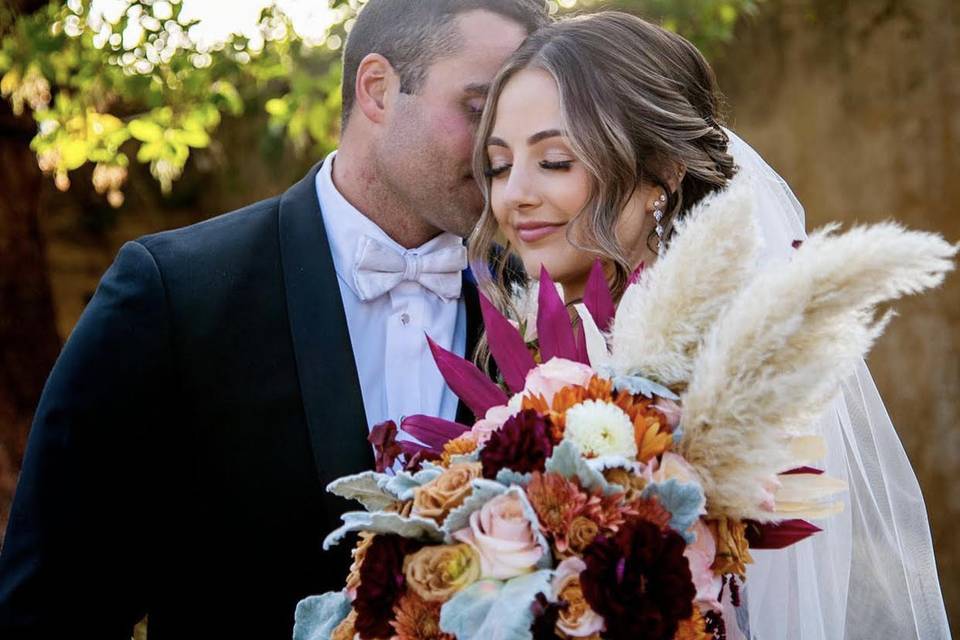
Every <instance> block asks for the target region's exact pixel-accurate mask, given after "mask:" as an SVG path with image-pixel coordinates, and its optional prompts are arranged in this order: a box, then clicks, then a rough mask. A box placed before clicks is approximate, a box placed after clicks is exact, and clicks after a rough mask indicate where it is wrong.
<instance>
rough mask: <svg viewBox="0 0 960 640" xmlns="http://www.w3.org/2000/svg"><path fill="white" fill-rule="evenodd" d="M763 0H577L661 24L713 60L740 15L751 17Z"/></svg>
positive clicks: (583, 3) (730, 33)
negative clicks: (625, 12)
mask: <svg viewBox="0 0 960 640" xmlns="http://www.w3.org/2000/svg"><path fill="white" fill-rule="evenodd" d="M761 1H762V0H612V1H611V0H580V3H579V4H580V7H581V8H584V9H588V10H589V9H592V8H596V7H599V6H602V7H603V8H607V9H619V10H622V11H628V12H630V13H633V14H636V15H638V16H641V17H643V18H646V19H647V20H653V21H656V22H659V23H660V24H662V25H663V26H664V27H665V28H667V29H670V30H671V31H674V32H676V33H679V34H680V35H682V36H683V37H685V38H687V39H688V40H690V41H691V42H692V43H693V44H695V45H696V46H697V47H698V48H699V49H700V50H701V51H703V53H704V54H705V55H706V56H707V57H708V58H710V57H713V56H714V55H716V53H717V52H718V51H719V50H720V48H721V47H722V46H723V45H725V44H726V43H728V42H730V40H731V39H732V38H733V29H734V26H736V23H737V20H738V19H739V17H740V16H741V15H744V14H747V15H749V14H752V13H754V12H755V11H756V9H757V6H758V5H759V4H760V2H761Z"/></svg>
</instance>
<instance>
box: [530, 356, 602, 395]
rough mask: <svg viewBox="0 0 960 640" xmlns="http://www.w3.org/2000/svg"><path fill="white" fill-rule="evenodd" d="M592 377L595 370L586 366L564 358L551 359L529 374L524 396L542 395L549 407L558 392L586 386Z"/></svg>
mask: <svg viewBox="0 0 960 640" xmlns="http://www.w3.org/2000/svg"><path fill="white" fill-rule="evenodd" d="M591 377H593V369H591V368H590V367H588V366H587V365H585V364H581V363H579V362H574V361H572V360H566V359H564V358H550V360H548V361H547V362H545V363H543V364H541V365H540V366H538V367H535V368H534V369H531V371H530V373H528V374H527V380H526V383H525V384H524V387H523V395H533V396H536V395H542V396H543V397H544V399H545V400H546V401H547V404H548V405H549V404H550V403H551V402H553V396H555V395H556V393H557V391H559V390H560V389H562V388H564V387H569V386H571V385H585V384H587V382H589V381H590V378H591Z"/></svg>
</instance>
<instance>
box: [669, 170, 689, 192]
mask: <svg viewBox="0 0 960 640" xmlns="http://www.w3.org/2000/svg"><path fill="white" fill-rule="evenodd" d="M686 175H687V168H686V167H685V166H683V165H682V164H679V165H677V166H676V167H675V168H674V169H673V170H672V171H671V172H670V176H669V177H668V178H667V186H668V187H670V193H676V192H677V189H679V188H680V185H681V184H682V183H683V178H684V176H686Z"/></svg>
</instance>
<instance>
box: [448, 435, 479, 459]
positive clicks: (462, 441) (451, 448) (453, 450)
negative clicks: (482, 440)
mask: <svg viewBox="0 0 960 640" xmlns="http://www.w3.org/2000/svg"><path fill="white" fill-rule="evenodd" d="M476 450H477V441H476V439H475V438H474V437H473V434H472V433H469V432H468V433H464V434H463V435H461V436H458V437H456V438H454V439H453V440H449V441H447V443H446V444H444V445H443V454H442V455H441V456H440V464H441V465H442V466H444V467H449V466H450V465H451V464H452V463H453V456H457V455H466V454H469V453H473V452H474V451H476Z"/></svg>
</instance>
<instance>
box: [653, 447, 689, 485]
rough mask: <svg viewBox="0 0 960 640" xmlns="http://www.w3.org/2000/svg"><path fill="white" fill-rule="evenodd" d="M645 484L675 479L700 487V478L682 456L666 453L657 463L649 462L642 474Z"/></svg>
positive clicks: (654, 461)
mask: <svg viewBox="0 0 960 640" xmlns="http://www.w3.org/2000/svg"><path fill="white" fill-rule="evenodd" d="M643 475H644V477H645V478H646V479H647V482H665V481H667V480H670V479H676V480H677V481H678V482H682V483H691V482H692V483H696V484H699V485H702V484H703V483H702V482H700V476H699V475H697V472H696V470H695V469H694V468H693V467H692V466H690V463H689V462H687V461H686V460H685V459H684V457H683V456H681V455H677V454H676V453H671V452H669V451H667V452H666V453H664V454H663V456H661V458H660V462H659V463H658V462H657V461H656V460H651V461H650V464H648V465H647V468H646V469H644V472H643Z"/></svg>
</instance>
